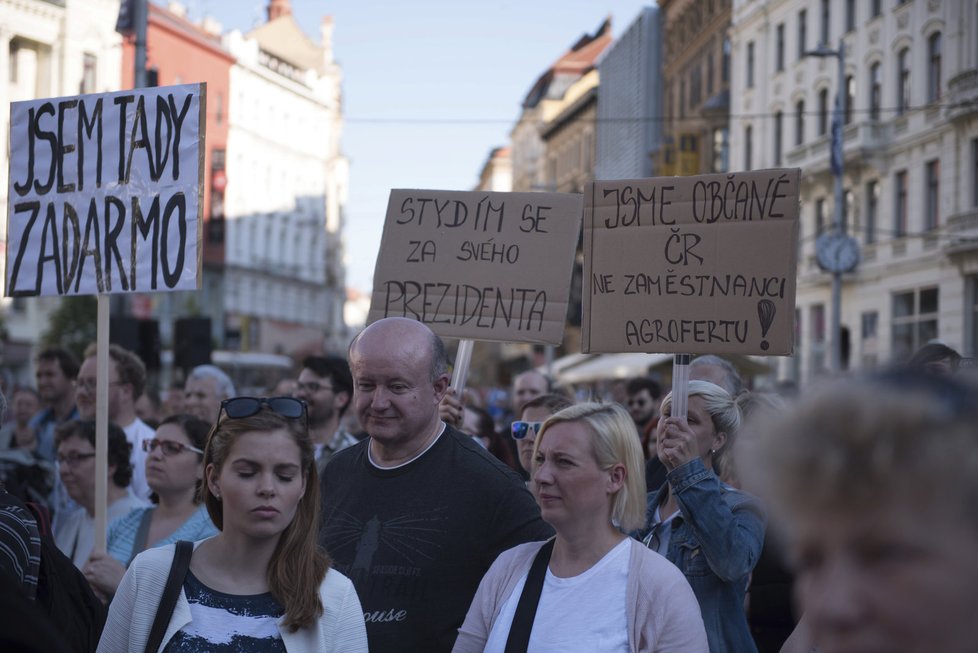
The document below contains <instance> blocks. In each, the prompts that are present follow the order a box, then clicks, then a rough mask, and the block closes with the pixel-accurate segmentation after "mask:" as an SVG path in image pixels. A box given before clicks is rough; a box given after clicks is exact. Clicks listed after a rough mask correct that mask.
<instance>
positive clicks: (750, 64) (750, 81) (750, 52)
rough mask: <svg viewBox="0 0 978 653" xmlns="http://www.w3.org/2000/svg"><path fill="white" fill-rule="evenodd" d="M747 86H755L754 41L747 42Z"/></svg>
mask: <svg viewBox="0 0 978 653" xmlns="http://www.w3.org/2000/svg"><path fill="white" fill-rule="evenodd" d="M747 88H754V42H753V41H750V42H748V43H747Z"/></svg>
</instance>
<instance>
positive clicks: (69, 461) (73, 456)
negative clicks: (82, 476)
mask: <svg viewBox="0 0 978 653" xmlns="http://www.w3.org/2000/svg"><path fill="white" fill-rule="evenodd" d="M94 457H95V452H94V451H93V452H92V453H70V454H68V455H67V456H58V464H59V465H62V466H64V467H75V466H76V465H77V464H78V463H80V462H81V461H83V460H88V459H89V458H94Z"/></svg>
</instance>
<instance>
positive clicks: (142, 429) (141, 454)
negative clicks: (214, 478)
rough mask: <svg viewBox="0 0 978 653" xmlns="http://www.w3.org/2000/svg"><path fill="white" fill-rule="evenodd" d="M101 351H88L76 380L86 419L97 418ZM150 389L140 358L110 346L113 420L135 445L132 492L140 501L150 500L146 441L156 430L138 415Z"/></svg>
mask: <svg viewBox="0 0 978 653" xmlns="http://www.w3.org/2000/svg"><path fill="white" fill-rule="evenodd" d="M97 354H98V352H97V350H96V347H95V345H94V344H92V345H89V347H88V349H86V350H85V360H84V361H83V362H82V364H81V368H80V369H79V370H78V379H77V380H76V381H75V401H77V402H78V414H79V415H80V416H81V418H82V419H84V420H94V419H95V392H96V368H97V365H98V359H97ZM145 387H146V366H145V365H143V361H141V360H140V359H139V356H137V355H136V354H134V353H133V352H131V351H129V350H128V349H125V348H123V347H120V346H119V345H109V392H108V395H109V405H108V413H109V421H110V422H111V423H113V424H115V425H117V426H118V427H119V428H121V429H122V431H123V432H124V433H125V434H126V440H128V441H129V444H130V445H132V451H131V453H130V456H129V460H130V462H131V463H132V490H133V492H134V493H135V494H136V496H138V497H139V498H140V499H149V495H150V492H151V491H150V489H149V485H148V484H147V483H146V452H145V451H143V440H149V439H152V438H153V435H154V431H153V429H152V428H151V427H150V426H149V425H148V424H146V422H144V421H143V420H141V419H139V417H137V416H136V400H137V399H138V398H139V396H140V395H141V394H143V390H144V389H145Z"/></svg>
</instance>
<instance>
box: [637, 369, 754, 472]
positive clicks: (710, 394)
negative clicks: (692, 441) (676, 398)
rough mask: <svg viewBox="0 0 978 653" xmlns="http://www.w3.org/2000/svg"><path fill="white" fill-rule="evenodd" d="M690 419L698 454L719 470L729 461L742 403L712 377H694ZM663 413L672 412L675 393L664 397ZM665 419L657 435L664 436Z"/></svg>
mask: <svg viewBox="0 0 978 653" xmlns="http://www.w3.org/2000/svg"><path fill="white" fill-rule="evenodd" d="M688 394H689V400H688V402H687V410H686V421H687V423H688V424H689V427H690V429H692V431H693V434H694V435H695V436H696V450H697V454H698V456H699V457H700V459H702V461H703V464H704V465H705V466H706V467H707V469H716V470H717V471H718V472H719V470H720V469H723V468H724V466H725V465H727V464H728V462H727V458H728V456H729V455H730V451H731V449H732V448H733V443H734V438H735V437H736V435H737V431H739V430H740V422H741V419H742V415H741V412H740V406H739V405H738V404H737V402H736V401H735V400H734V399H733V398H732V397H731V396H730V393H728V392H727V391H726V390H724V389H723V388H721V387H720V386H718V385H716V384H715V383H710V382H709V381H690V382H689V391H688ZM662 415H663V417H670V416H671V415H672V393H671V392H670V393H669V394H667V395H666V396H665V399H663V400H662ZM664 428H666V425H665V420H660V421H659V426H658V428H657V429H656V438H657V439H661V438H662V435H663V433H662V432H663V429H664Z"/></svg>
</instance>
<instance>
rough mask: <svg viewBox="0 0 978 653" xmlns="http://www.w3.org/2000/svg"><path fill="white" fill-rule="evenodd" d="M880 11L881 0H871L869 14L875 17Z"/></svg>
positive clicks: (881, 7) (881, 10) (880, 13)
mask: <svg viewBox="0 0 978 653" xmlns="http://www.w3.org/2000/svg"><path fill="white" fill-rule="evenodd" d="M882 13H883V0H873V1H872V2H871V3H870V10H869V14H870V16H872V17H873V18H876V17H877V16H880V15H882Z"/></svg>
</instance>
